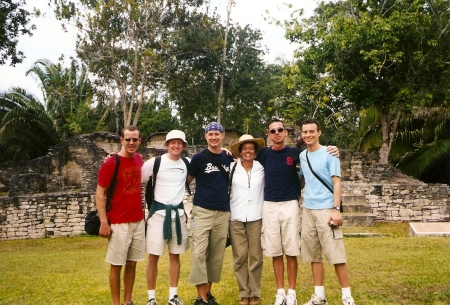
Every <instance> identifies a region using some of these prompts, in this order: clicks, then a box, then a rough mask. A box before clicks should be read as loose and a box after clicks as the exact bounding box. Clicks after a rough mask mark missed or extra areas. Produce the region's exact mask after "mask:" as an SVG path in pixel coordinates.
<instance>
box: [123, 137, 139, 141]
mask: <svg viewBox="0 0 450 305" xmlns="http://www.w3.org/2000/svg"><path fill="white" fill-rule="evenodd" d="M124 140H125V142H130V141H133V142H137V141H139V138H125V139H124Z"/></svg>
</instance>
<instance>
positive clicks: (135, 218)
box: [95, 125, 145, 305]
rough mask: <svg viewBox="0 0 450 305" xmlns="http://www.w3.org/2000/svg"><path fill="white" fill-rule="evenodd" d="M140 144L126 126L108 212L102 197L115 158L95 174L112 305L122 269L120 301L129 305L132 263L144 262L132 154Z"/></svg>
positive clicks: (137, 165) (137, 169)
mask: <svg viewBox="0 0 450 305" xmlns="http://www.w3.org/2000/svg"><path fill="white" fill-rule="evenodd" d="M141 141H142V139H141V137H140V132H139V129H138V128H137V127H136V126H132V125H129V126H126V127H125V128H124V129H123V130H122V136H121V138H120V143H121V144H122V148H121V150H120V152H119V157H120V166H119V172H118V175H117V183H116V187H115V190H114V195H113V197H112V199H111V209H110V210H109V211H108V212H106V195H107V191H108V187H109V186H110V184H111V180H112V177H113V174H114V169H115V166H116V160H115V158H108V159H106V160H105V162H104V163H103V165H102V167H101V168H100V170H99V172H98V184H97V190H96V192H95V201H96V206H97V211H98V215H99V217H100V223H101V225H100V232H99V235H100V236H101V237H104V238H108V239H109V242H108V252H107V254H106V259H105V261H106V262H107V263H109V264H111V268H110V272H109V285H110V288H111V297H112V299H113V304H114V305H120V273H121V271H122V266H124V265H125V271H124V278H123V283H124V296H123V299H124V302H125V304H126V305H133V302H132V301H131V295H132V290H133V285H134V278H135V275H136V263H137V261H138V260H144V258H145V230H144V226H145V225H144V213H143V210H142V204H141V167H142V164H143V161H142V157H141V156H140V155H139V154H137V153H136V150H137V149H138V147H139V145H140V144H141Z"/></svg>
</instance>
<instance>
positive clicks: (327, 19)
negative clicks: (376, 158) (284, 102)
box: [286, 0, 450, 163]
mask: <svg viewBox="0 0 450 305" xmlns="http://www.w3.org/2000/svg"><path fill="white" fill-rule="evenodd" d="M449 19H450V11H449V10H448V3H447V1H444V0H433V1H427V0H417V1H408V0H385V1H381V2H380V1H375V0H368V1H358V0H354V1H337V2H328V3H324V2H322V3H320V4H319V6H318V7H317V9H316V10H315V15H314V16H312V17H311V18H309V19H307V20H301V19H300V18H298V17H297V18H293V19H292V20H291V21H290V22H287V23H286V29H287V30H286V36H287V37H288V38H289V39H290V40H291V41H295V42H299V43H302V46H301V47H300V49H299V51H298V62H297V63H296V64H295V65H296V66H297V67H298V71H305V70H306V71H309V72H310V74H306V76H307V79H310V80H315V82H314V83H310V84H314V85H317V84H318V85H319V89H320V90H319V92H316V93H313V95H312V96H314V98H315V100H316V102H320V101H322V100H323V97H324V96H326V97H328V99H329V100H332V101H338V102H339V103H340V104H341V105H342V106H346V105H349V104H351V105H354V106H355V107H356V109H359V110H362V109H368V108H371V107H374V108H376V109H377V111H378V114H379V123H380V131H381V141H382V142H381V147H380V150H379V151H380V162H381V163H388V161H389V153H390V150H391V148H392V145H393V142H394V140H395V137H396V136H397V135H398V133H397V128H398V126H399V123H400V120H401V118H402V115H403V114H409V113H412V111H414V107H432V106H434V105H439V104H441V103H442V102H443V101H445V100H447V99H448V97H449V96H448V95H449V90H448V89H449V84H450V78H449V77H450V65H448V63H446V62H447V61H448V49H449V47H450V33H449V31H450V26H449V23H448V20H449ZM300 20H301V21H300ZM304 65H306V67H307V68H306V69H305V67H303V66H304ZM294 68H295V67H294ZM294 68H293V71H294V72H295V70H294ZM294 75H295V73H294ZM302 77H303V76H298V77H297V78H299V81H298V82H299V83H301V84H302V85H305V82H304V81H302ZM291 83H292V84H294V85H295V82H291ZM310 88H314V86H311V85H310V86H306V87H303V88H299V89H298V91H300V92H302V93H307V92H308V90H309V89H310Z"/></svg>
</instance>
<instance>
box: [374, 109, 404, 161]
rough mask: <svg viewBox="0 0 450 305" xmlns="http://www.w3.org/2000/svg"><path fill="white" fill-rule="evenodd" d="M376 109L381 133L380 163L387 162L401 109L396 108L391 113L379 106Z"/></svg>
mask: <svg viewBox="0 0 450 305" xmlns="http://www.w3.org/2000/svg"><path fill="white" fill-rule="evenodd" d="M378 111H379V113H380V121H381V135H382V144H381V148H380V153H379V155H380V164H389V154H390V152H391V147H392V143H393V142H394V140H395V134H396V133H397V126H398V122H399V120H400V116H401V111H400V109H398V108H397V109H395V111H393V112H392V113H389V110H388V109H384V108H381V107H380V108H379V109H378Z"/></svg>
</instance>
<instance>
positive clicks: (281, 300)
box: [273, 292, 286, 305]
mask: <svg viewBox="0 0 450 305" xmlns="http://www.w3.org/2000/svg"><path fill="white" fill-rule="evenodd" d="M273 305H286V295H285V294H284V293H281V292H279V293H277V295H276V296H275V303H273Z"/></svg>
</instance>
